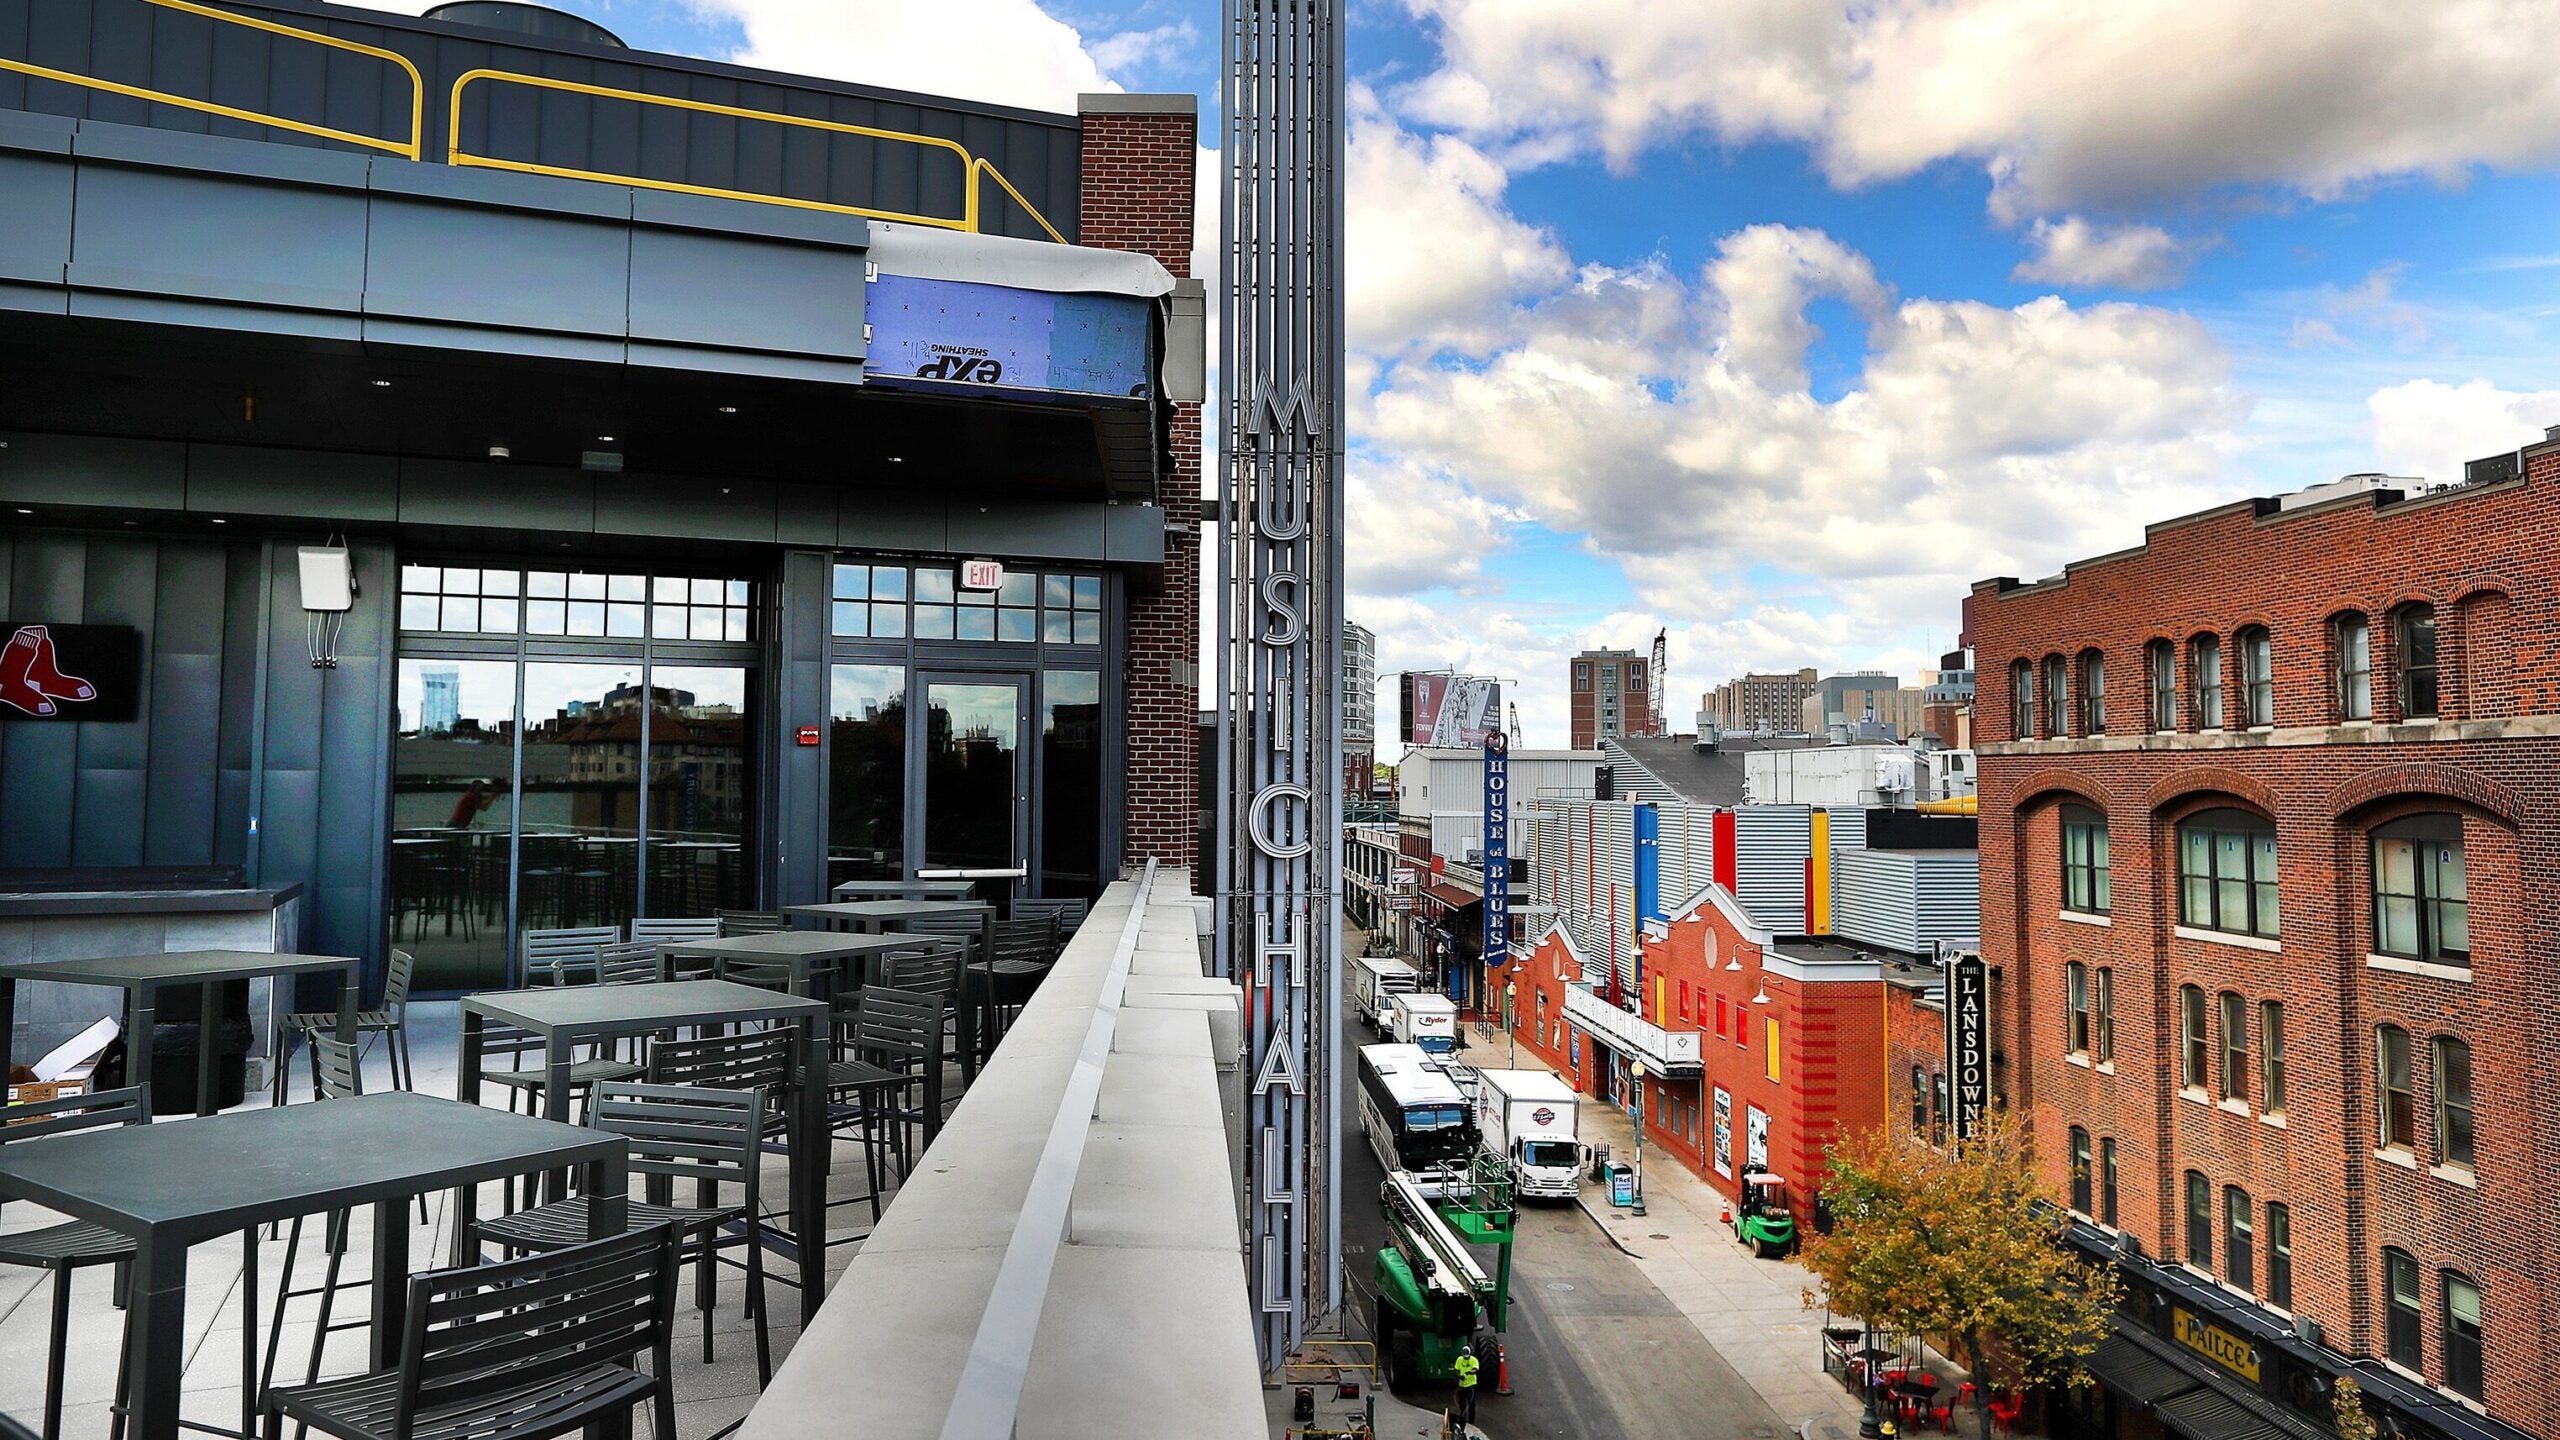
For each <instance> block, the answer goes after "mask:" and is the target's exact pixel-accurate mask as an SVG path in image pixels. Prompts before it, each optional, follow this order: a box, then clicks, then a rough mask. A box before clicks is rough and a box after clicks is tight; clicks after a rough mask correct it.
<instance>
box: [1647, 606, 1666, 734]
mask: <svg viewBox="0 0 2560 1440" xmlns="http://www.w3.org/2000/svg"><path fill="white" fill-rule="evenodd" d="M1670 664H1671V632H1670V630H1668V629H1661V630H1656V631H1654V632H1653V694H1652V695H1651V697H1650V698H1651V700H1652V701H1653V733H1654V734H1656V735H1668V734H1670V733H1671V722H1670V721H1669V720H1668V719H1666V718H1664V716H1663V713H1662V707H1663V704H1664V702H1666V701H1668V700H1669V699H1670V698H1671V687H1670V686H1669V685H1668V684H1667V683H1665V682H1664V680H1663V678H1662V672H1663V671H1664V670H1666V669H1668V668H1669V667H1670Z"/></svg>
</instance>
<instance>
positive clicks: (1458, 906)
mask: <svg viewBox="0 0 2560 1440" xmlns="http://www.w3.org/2000/svg"><path fill="white" fill-rule="evenodd" d="M1422 893H1423V894H1425V895H1428V896H1430V897H1431V898H1432V899H1434V900H1437V901H1439V902H1440V903H1441V904H1443V905H1446V906H1448V907H1449V908H1450V909H1452V910H1464V909H1466V908H1467V907H1468V906H1470V905H1481V904H1483V903H1484V897H1483V896H1481V895H1478V894H1476V893H1475V892H1474V891H1472V890H1461V889H1459V888H1458V887H1457V886H1455V885H1452V884H1450V883H1449V882H1448V881H1446V880H1434V881H1432V882H1431V883H1430V884H1428V885H1425V886H1423V887H1422Z"/></svg>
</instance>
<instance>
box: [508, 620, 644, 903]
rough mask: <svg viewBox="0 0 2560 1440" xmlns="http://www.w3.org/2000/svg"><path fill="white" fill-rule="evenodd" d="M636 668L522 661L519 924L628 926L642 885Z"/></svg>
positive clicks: (638, 676) (640, 701) (638, 678)
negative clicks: (522, 783)
mask: <svg viewBox="0 0 2560 1440" xmlns="http://www.w3.org/2000/svg"><path fill="white" fill-rule="evenodd" d="M644 693H645V692H644V691H643V689H642V686H641V667H640V666H639V665H637V664H631V663H615V662H602V663H598V662H590V661H584V660H529V661H527V662H526V663H525V667H524V713H525V727H524V802H523V806H524V814H523V825H524V839H523V841H522V847H523V848H522V852H521V858H520V859H519V861H518V862H517V871H516V883H517V886H518V889H517V894H516V907H517V909H516V914H517V923H518V924H519V925H521V926H522V927H523V928H525V929H527V930H550V929H558V928H561V927H566V926H594V925H612V926H616V927H619V926H622V925H626V924H628V923H630V920H631V916H632V914H633V913H634V909H633V907H634V906H636V905H637V904H638V902H639V892H640V773H641V772H640V764H641V741H642V738H643V737H642V731H641V725H642V713H641V712H642V710H643V708H644V704H643V695H644Z"/></svg>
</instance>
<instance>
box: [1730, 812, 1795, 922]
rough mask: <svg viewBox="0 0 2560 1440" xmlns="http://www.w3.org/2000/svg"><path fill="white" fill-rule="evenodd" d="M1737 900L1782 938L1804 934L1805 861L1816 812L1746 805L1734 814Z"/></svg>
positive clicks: (1752, 916) (1735, 892) (1735, 888)
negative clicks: (1786, 934) (1783, 934)
mask: <svg viewBox="0 0 2560 1440" xmlns="http://www.w3.org/2000/svg"><path fill="white" fill-rule="evenodd" d="M1733 822H1734V847H1735V851H1736V854H1735V863H1734V877H1733V878H1734V898H1735V899H1736V900H1739V901H1741V902H1742V908H1743V909H1745V910H1747V911H1749V912H1750V914H1751V918H1752V919H1754V920H1757V921H1759V922H1760V923H1761V924H1763V925H1765V926H1768V927H1769V928H1770V929H1772V930H1776V931H1779V932H1781V933H1788V934H1794V933H1801V932H1802V931H1803V929H1804V862H1805V858H1806V857H1807V856H1809V855H1811V854H1812V853H1813V812H1812V810H1811V809H1809V808H1807V807H1805V806H1802V805H1746V806H1743V807H1742V808H1741V809H1738V810H1736V811H1735V812H1734V817H1733Z"/></svg>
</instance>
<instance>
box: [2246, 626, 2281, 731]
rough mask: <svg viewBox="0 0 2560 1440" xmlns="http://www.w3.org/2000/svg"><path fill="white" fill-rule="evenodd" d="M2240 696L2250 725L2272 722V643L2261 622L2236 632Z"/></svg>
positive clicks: (2273, 664) (2274, 693) (2273, 705)
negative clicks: (2238, 649)
mask: <svg viewBox="0 0 2560 1440" xmlns="http://www.w3.org/2000/svg"><path fill="white" fill-rule="evenodd" d="M2240 699H2241V702H2242V704H2243V705H2244V706H2245V707H2246V708H2247V711H2248V719H2247V720H2246V722H2245V723H2247V724H2250V725H2273V724H2274V723H2276V683H2275V645H2274V643H2273V642H2272V641H2270V640H2269V639H2268V638H2267V632H2266V628H2265V627H2264V626H2259V625H2252V626H2250V627H2249V628H2248V629H2246V630H2243V631H2241V632H2240Z"/></svg>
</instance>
